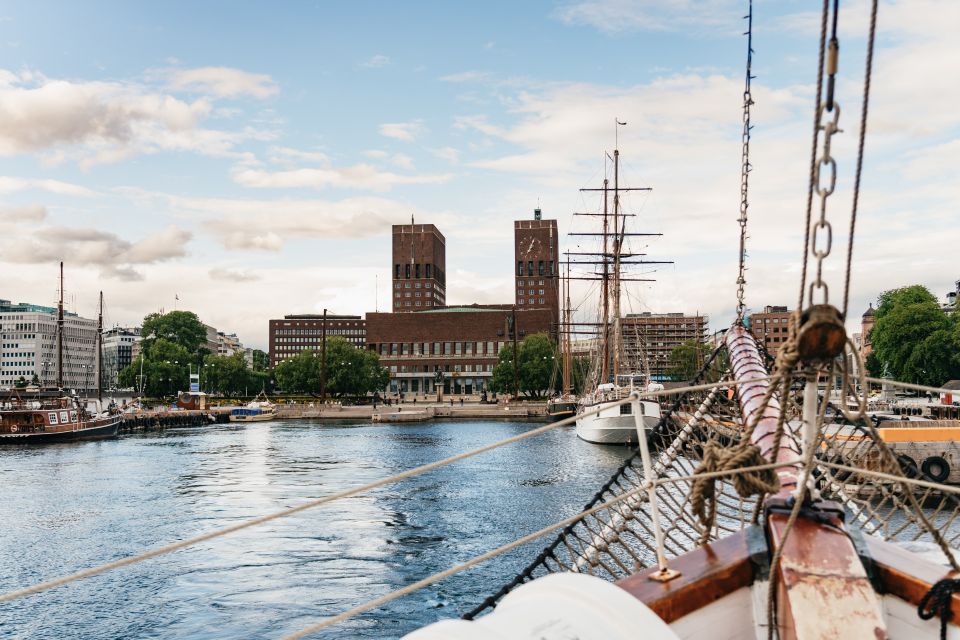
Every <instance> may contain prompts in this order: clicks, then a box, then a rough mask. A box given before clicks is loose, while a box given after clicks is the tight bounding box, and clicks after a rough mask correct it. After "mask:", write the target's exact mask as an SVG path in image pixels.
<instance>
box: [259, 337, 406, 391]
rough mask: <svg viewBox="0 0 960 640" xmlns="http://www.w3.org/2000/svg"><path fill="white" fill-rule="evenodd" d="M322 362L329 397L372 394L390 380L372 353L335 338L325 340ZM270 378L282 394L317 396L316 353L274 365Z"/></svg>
mask: <svg viewBox="0 0 960 640" xmlns="http://www.w3.org/2000/svg"><path fill="white" fill-rule="evenodd" d="M326 362H327V379H326V392H327V394H328V395H330V396H333V397H342V396H348V395H365V394H367V393H374V392H376V391H380V390H381V389H383V388H384V387H386V386H387V383H388V382H389V381H390V373H389V371H387V370H386V368H384V367H381V366H380V357H379V356H378V355H377V354H376V353H374V352H373V351H367V350H364V349H357V348H356V347H355V346H353V345H352V344H351V343H349V342H347V341H346V340H345V339H343V338H341V337H339V336H337V337H332V338H327V348H326ZM274 376H275V378H276V381H277V386H278V387H279V388H280V389H282V390H283V391H287V392H290V393H312V394H318V393H319V392H320V352H319V351H316V350H313V349H309V350H307V351H301V352H300V353H298V354H297V355H295V356H294V357H292V358H290V359H289V360H284V361H283V362H281V363H280V364H278V365H277V366H276V368H275V369H274Z"/></svg>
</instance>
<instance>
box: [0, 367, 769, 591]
mask: <svg viewBox="0 0 960 640" xmlns="http://www.w3.org/2000/svg"><path fill="white" fill-rule="evenodd" d="M761 379H762V378H754V379H751V380H742V381H737V380H733V381H729V380H728V381H724V382H714V383H707V384H699V385H692V386H688V387H680V388H676V389H667V390H660V391H644V392H640V393H637V394H636V395H637V397H639V398H654V397H658V396H671V395H682V394H684V393H688V392H690V391H704V390H708V389H712V388H715V387H722V386H729V385H737V384H742V383H745V382H752V381H755V380H761ZM632 400H633V399H632V398H631V397H628V398H625V399H623V400H618V401H616V403H615V404H613V403H611V404H612V406H620V405H622V404H627V403H629V402H632ZM611 404H608V405H606V407H609V406H611ZM606 407H604V408H606ZM601 410H602V409H601V408H597V409H592V410H590V411H586V412H584V413H582V414H580V415H579V416H574V417H571V418H566V419H564V420H560V421H559V422H553V423H551V424H547V425H544V426H542V427H538V428H536V429H533V430H531V431H527V432H525V433H521V434H518V435H515V436H511V437H509V438H506V439H504V440H500V441H498V442H494V443H491V444H488V445H485V446H482V447H478V448H477V449H473V450H472V451H467V452H464V453H460V454H457V455H454V456H450V457H449V458H444V459H443V460H438V461H436V462H431V463H428V464H424V465H421V466H419V467H414V468H413V469H408V470H407V471H403V472H401V473H398V474H395V475H392V476H388V477H386V478H382V479H380V480H375V481H373V482H369V483H367V484H364V485H360V486H358V487H354V488H352V489H345V490H343V491H340V492H337V493H334V494H331V495H329V496H324V497H322V498H317V499H315V500H310V501H307V502H304V503H303V504H300V505H297V506H296V507H290V508H288V509H282V510H280V511H275V512H273V513H269V514H266V515H263V516H259V517H256V518H252V519H250V520H246V521H243V522H238V523H237V524H234V525H230V526H228V527H224V528H222V529H216V530H214V531H209V532H207V533H202V534H200V535H197V536H194V537H192V538H187V539H186V540H180V541H178V542H173V543H171V544H167V545H164V546H161V547H157V548H155V549H151V550H149V551H145V552H144V553H140V554H137V555H134V556H128V557H126V558H121V559H119V560H115V561H113V562H108V563H105V564H102V565H99V566H96V567H91V568H89V569H84V570H82V571H77V572H76V573H72V574H69V575H66V576H61V577H59V578H54V579H52V580H47V581H45V582H41V583H38V584H35V585H32V586H29V587H24V588H23V589H18V590H15V591H10V592H7V593H4V594H2V595H0V603H3V602H9V601H11V600H15V599H17V598H21V597H23V596H27V595H32V594H35V593H40V592H41V591H46V590H48V589H53V588H55V587H59V586H62V585H65V584H69V583H71V582H75V581H77V580H82V579H84V578H89V577H92V576H95V575H98V574H101V573H104V572H106V571H111V570H113V569H119V568H121V567H125V566H128V565H132V564H136V563H138V562H142V561H144V560H149V559H150V558H155V557H157V556H161V555H165V554H168V553H172V552H174V551H177V550H179V549H183V548H185V547H189V546H193V545H195V544H198V543H200V542H205V541H207V540H213V539H215V538H219V537H222V536H225V535H228V534H230V533H234V532H236V531H241V530H243V529H247V528H249V527H253V526H256V525H259V524H264V523H266V522H270V521H271V520H276V519H278V518H284V517H287V516H291V515H294V514H296V513H300V512H301V511H306V510H307V509H312V508H314V507H318V506H320V505H323V504H327V503H329V502H334V501H335V500H340V499H342V498H348V497H350V496H354V495H357V494H360V493H365V492H367V491H370V490H372V489H377V488H379V487H382V486H385V485H388V484H393V483H395V482H399V481H400V480H406V479H407V478H411V477H414V476H417V475H420V474H422V473H427V472H429V471H433V470H435V469H439V468H441V467H444V466H447V465H450V464H453V463H455V462H459V461H461V460H465V459H467V458H471V457H473V456H477V455H480V454H481V453H486V452H487V451H492V450H494V449H497V448H499V447H502V446H505V445H508V444H513V443H514V442H519V441H521V440H526V439H527V438H532V437H534V436H538V435H541V434H543V433H546V432H548V431H551V430H553V429H557V428H559V427H563V426H566V425H568V424H573V423H574V422H576V420H577V419H578V418H581V417H584V416H589V415H594V414H596V413H599V412H600V411H601Z"/></svg>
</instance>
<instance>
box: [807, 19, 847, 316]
mask: <svg viewBox="0 0 960 640" xmlns="http://www.w3.org/2000/svg"><path fill="white" fill-rule="evenodd" d="M833 12H834V13H833V34H832V36H831V38H830V45H829V50H828V52H827V59H826V72H827V99H826V102H825V104H823V105H821V106H819V107H818V110H817V129H818V131H823V149H822V151H821V153H820V157H819V158H818V159H817V162H816V168H815V169H814V175H813V189H814V191H815V192H816V194H817V195H818V196H819V197H820V219H819V220H817V221H816V222H815V223H814V225H813V227H812V228H808V233H809V243H810V253H811V255H812V256H813V257H814V258H815V259H816V262H817V270H816V275H815V276H814V278H813V280H812V281H811V282H810V288H809V290H808V295H807V304H808V305H809V306H813V304H814V302H813V300H814V292H815V291H818V290H819V291H822V292H823V293H822V295H823V301H822V304H827V303H828V302H829V301H830V291H829V289H828V287H827V283H825V282H824V281H823V260H824V258H826V257H827V256H829V255H830V250H831V248H832V246H833V227H832V226H831V225H830V222H829V221H828V220H827V198H829V197H830V196H831V195H832V194H833V192H834V190H835V189H836V187H837V162H836V160H834V158H833V156H832V155H831V154H830V145H831V141H832V138H833V135H834V134H836V133H840V132H842V131H843V130H842V129H840V128H839V127H838V126H837V125H838V123H839V121H840V103H839V102H837V101H836V100H835V98H834V95H833V87H834V84H835V78H836V75H837V56H838V51H839V45H838V44H837V33H836V30H837V3H836V1H835V2H834V5H833ZM827 114H832V116H833V117H832V118H830V117H829V115H827ZM825 115H826V116H827V120H826V121H824V116H825ZM824 167H827V169H828V170H829V177H828V178H827V179H826V183H824V175H823V169H824Z"/></svg>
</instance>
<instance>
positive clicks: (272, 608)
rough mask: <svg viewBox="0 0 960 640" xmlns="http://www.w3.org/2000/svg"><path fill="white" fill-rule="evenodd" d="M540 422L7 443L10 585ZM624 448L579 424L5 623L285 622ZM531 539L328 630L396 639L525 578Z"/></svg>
mask: <svg viewBox="0 0 960 640" xmlns="http://www.w3.org/2000/svg"><path fill="white" fill-rule="evenodd" d="M536 426H539V425H538V424H536V423H524V422H459V421H458V422H432V423H422V424H404V425H390V424H382V425H371V424H370V423H369V422H364V423H338V424H331V423H326V424H321V423H316V422H307V421H286V422H284V421H280V422H272V423H260V424H250V425H242V426H232V425H215V426H210V427H203V428H198V429H177V430H167V431H166V432H163V433H155V434H145V435H140V436H126V437H123V438H120V439H117V440H110V441H103V442H86V443H73V444H64V445H51V446H43V447H7V448H0V478H2V482H3V493H2V500H0V590H2V591H4V592H5V591H9V590H11V589H14V588H18V587H22V586H26V585H29V584H32V583H35V582H38V581H41V580H46V579H49V578H53V577H56V576H59V575H62V574H64V573H69V572H73V571H76V570H78V569H82V568H86V567H90V566H94V565H97V564H100V563H103V562H108V561H111V560H115V559H118V558H121V557H123V556H126V555H130V554H135V553H138V552H141V551H144V550H146V549H148V548H151V547H154V546H158V545H162V544H165V543H168V542H171V541H174V540H178V539H182V538H184V537H187V536H191V535H195V534H198V533H201V532H204V531H209V530H211V529H214V528H217V527H222V526H224V525H228V524H231V523H235V522H238V521H240V520H243V519H246V518H250V517H253V516H257V515H261V514H264V513H268V512H270V511H274V510H277V509H281V508H284V507H290V506H294V505H296V504H299V503H300V502H302V501H304V500H306V499H310V498H316V497H320V496H323V495H326V494H330V493H333V492H336V491H339V490H341V489H344V488H348V487H353V486H356V485H358V484H362V483H365V482H369V481H371V480H375V479H378V478H382V477H385V476H388V475H391V474H393V473H396V472H398V471H402V470H404V469H408V468H411V467H415V466H417V465H420V464H423V463H426V462H431V461H434V460H439V459H441V458H444V457H447V456H450V455H453V454H455V453H459V452H462V451H467V450H470V449H473V448H476V447H478V446H480V445H482V444H486V443H489V442H493V441H496V440H499V439H502V438H505V437H508V436H511V435H515V434H518V433H522V432H524V431H527V430H530V429H532V428H534V427H536ZM628 454H629V451H628V450H627V449H625V448H621V447H598V446H595V445H590V444H587V443H585V442H582V441H580V440H578V439H577V438H576V436H575V435H574V433H573V431H572V429H571V428H563V427H561V428H560V429H558V430H556V431H553V432H549V433H547V434H544V435H540V436H537V437H534V438H532V439H530V440H526V441H523V442H520V443H516V444H513V445H508V446H507V447H504V448H502V449H498V450H496V451H492V452H489V453H486V454H482V455H481V456H478V457H476V458H472V459H470V460H466V461H463V462H460V463H457V464H455V465H454V466H452V467H446V468H444V469H440V470H437V471H434V472H432V473H429V474H426V475H424V476H420V477H418V478H414V479H410V480H406V481H403V482H401V483H398V484H396V485H391V486H389V487H386V488H383V489H379V490H376V491H373V492H370V493H369V494H365V495H360V496H356V497H353V498H348V499H345V500H343V501H340V502H335V503H332V504H329V505H324V506H320V507H317V508H315V509H312V510H309V511H306V512H304V513H301V514H298V515H296V516H293V517H290V518H286V519H282V520H279V521H275V522H271V523H268V524H265V525H261V526H258V527H254V528H252V529H248V530H245V531H241V532H238V533H235V534H232V535H230V536H227V537H224V538H220V539H217V540H214V541H211V542H208V543H204V544H201V545H198V546H196V547H192V548H189V549H185V550H181V551H178V552H176V553H173V554H171V555H168V556H163V557H160V558H156V559H153V560H149V561H146V562H144V563H141V564H139V565H135V566H133V567H128V568H123V569H118V570H115V571H113V572H109V573H107V574H104V575H100V576H97V577H94V578H89V579H87V580H84V581H80V582H78V583H74V584H72V585H68V586H66V587H61V588H58V589H54V590H52V591H49V592H46V593H43V594H40V595H35V596H29V597H26V598H23V599H21V600H19V601H15V602H13V603H10V604H4V605H0V637H37V638H40V637H42V638H47V637H55V638H159V637H164V638H168V637H183V638H240V637H243V638H268V637H269V638H273V637H277V636H280V635H283V634H285V633H290V632H293V631H295V630H298V629H300V628H302V627H304V626H306V625H308V624H311V623H314V622H317V621H319V620H321V619H322V618H323V617H325V616H329V615H334V614H336V613H340V612H341V611H344V610H346V609H348V608H350V607H351V606H354V605H357V604H359V603H361V602H363V601H366V600H368V599H371V598H374V597H377V596H379V595H382V594H384V593H387V592H389V591H392V590H394V589H396V588H398V587H401V586H403V585H406V584H409V583H411V582H414V581H415V580H418V579H420V578H422V577H425V576H427V575H430V574H431V573H434V572H436V571H439V570H441V569H445V568H447V567H450V566H452V565H454V564H456V563H458V562H461V561H463V560H465V559H467V558H470V557H472V556H474V555H477V554H479V553H482V552H484V551H487V550H489V549H492V548H494V547H497V546H499V545H501V544H504V543H506V542H509V541H511V540H513V539H515V538H517V537H519V536H520V535H523V534H525V533H528V532H531V531H534V530H536V529H538V528H540V527H542V526H544V525H546V524H549V523H551V522H555V521H557V520H560V519H561V518H563V517H566V516H568V515H570V514H573V513H576V512H577V511H578V510H579V509H580V508H581V507H582V506H583V504H584V503H585V502H586V501H587V500H589V498H590V497H591V496H592V495H593V493H594V492H595V491H596V490H597V488H599V486H600V484H601V483H602V482H603V481H604V480H606V478H607V477H608V476H609V475H610V474H611V473H612V472H613V470H614V469H615V468H616V467H617V466H619V464H620V463H621V461H622V460H623V459H624V458H625V457H626V456H627V455H628ZM543 545H544V542H543V541H540V542H535V543H532V544H531V545H528V546H527V547H526V548H523V549H520V550H517V551H515V552H513V553H511V554H509V555H507V556H503V557H501V558H498V559H494V560H492V561H490V562H489V563H487V564H484V565H481V566H480V567H477V568H475V569H472V570H470V571H468V572H466V573H464V574H461V575H459V576H455V577H453V578H449V579H448V580H446V581H443V582H440V583H438V584H436V585H434V586H433V587H430V588H427V589H424V590H422V591H420V592H418V593H416V594H413V595H411V596H407V597H406V598H402V599H400V600H397V601H394V602H393V603H390V604H388V605H386V606H385V607H383V608H380V609H377V610H374V611H370V612H368V613H366V614H364V615H362V616H359V617H358V618H355V619H354V620H352V621H349V622H346V623H343V624H341V625H338V626H336V627H333V628H332V629H330V630H329V631H327V632H325V633H320V634H318V635H317V636H316V637H327V638H333V637H338V638H340V637H345V638H352V637H356V638H396V637H399V636H401V635H403V634H404V633H406V632H408V631H410V630H412V629H415V628H417V627H419V626H421V625H423V624H426V623H428V622H431V621H434V620H436V619H439V618H442V617H454V616H457V615H459V614H460V613H462V612H464V611H465V610H467V609H469V608H471V607H472V606H473V605H475V604H477V603H478V602H480V600H482V599H483V598H484V597H485V596H487V595H488V594H489V593H490V592H491V591H493V590H494V589H495V588H497V587H499V586H500V585H501V584H502V583H503V582H505V581H506V580H508V579H509V578H512V577H513V575H515V574H516V573H517V571H518V569H519V568H521V567H522V566H524V565H525V564H526V563H527V562H528V561H529V560H530V559H532V558H533V556H534V555H535V554H536V553H537V552H538V551H539V549H540V548H541V547H542V546H543Z"/></svg>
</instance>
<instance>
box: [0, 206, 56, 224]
mask: <svg viewBox="0 0 960 640" xmlns="http://www.w3.org/2000/svg"><path fill="white" fill-rule="evenodd" d="M46 217H47V208H46V207H45V206H43V205H42V204H28V205H21V206H11V207H4V206H0V221H4V222H13V223H21V222H43V221H44V220H45V219H46Z"/></svg>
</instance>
